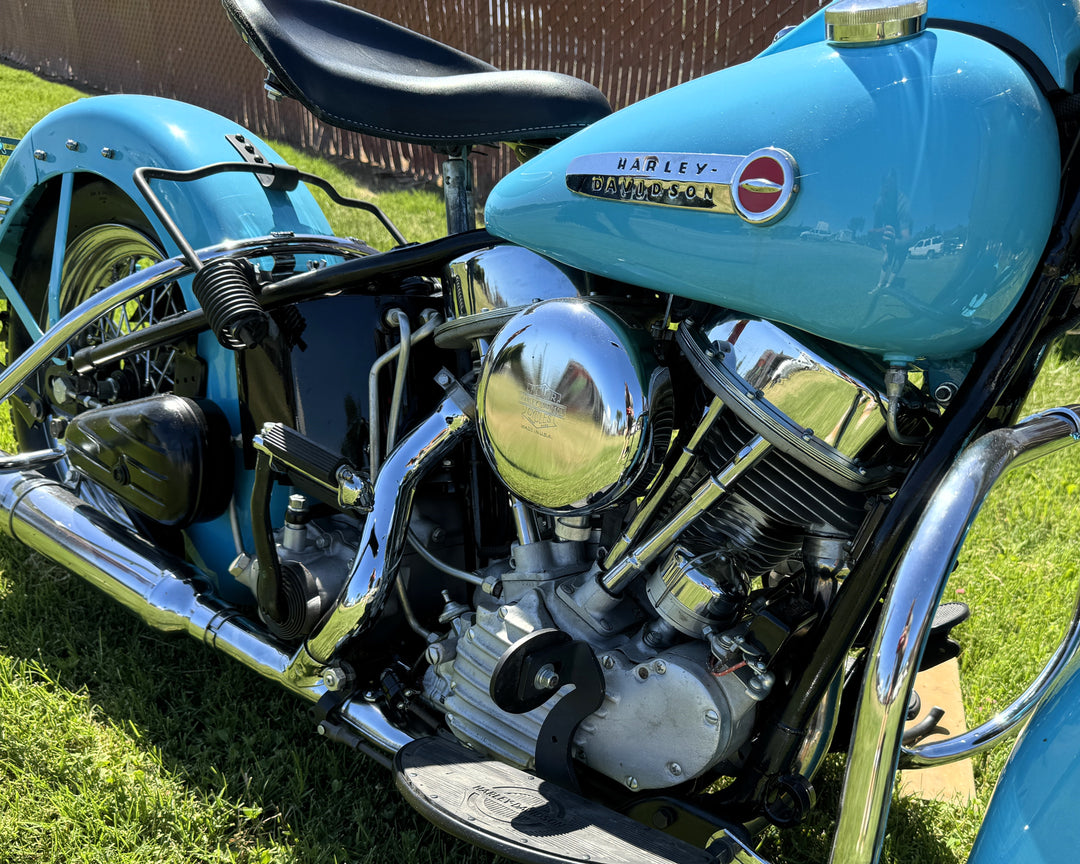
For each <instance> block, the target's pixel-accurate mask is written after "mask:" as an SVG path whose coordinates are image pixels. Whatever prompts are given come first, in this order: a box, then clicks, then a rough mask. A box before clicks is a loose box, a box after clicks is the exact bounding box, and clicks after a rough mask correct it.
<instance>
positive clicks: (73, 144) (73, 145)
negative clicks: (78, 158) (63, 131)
mask: <svg viewBox="0 0 1080 864" xmlns="http://www.w3.org/2000/svg"><path fill="white" fill-rule="evenodd" d="M64 146H65V147H67V149H68V150H78V149H79V142H78V141H76V140H75V139H74V138H68V140H67V144H65V145H64Z"/></svg>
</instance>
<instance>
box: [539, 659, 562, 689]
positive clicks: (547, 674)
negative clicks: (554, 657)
mask: <svg viewBox="0 0 1080 864" xmlns="http://www.w3.org/2000/svg"><path fill="white" fill-rule="evenodd" d="M533 685H534V686H535V687H536V689H537V690H554V689H556V688H557V687H558V686H559V674H558V673H557V672H556V671H555V667H554V666H552V665H551V664H550V663H545V664H544V665H543V666H541V667H540V671H538V672H537V673H536V677H535V678H534V679H533Z"/></svg>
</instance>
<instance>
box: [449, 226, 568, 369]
mask: <svg viewBox="0 0 1080 864" xmlns="http://www.w3.org/2000/svg"><path fill="white" fill-rule="evenodd" d="M571 272H573V271H571ZM578 275H579V274H578ZM443 282H444V284H445V287H446V296H447V297H448V298H449V300H450V312H451V318H450V320H448V321H447V322H446V323H445V324H443V325H442V326H441V327H440V328H439V329H438V330H437V331H436V332H435V344H437V345H439V346H440V347H442V348H467V347H468V346H469V342H470V340H472V339H477V338H481V337H488V338H490V337H491V336H494V335H495V334H496V333H497V332H499V328H500V327H502V325H503V324H505V323H506V322H507V321H509V320H510V319H511V318H513V317H514V315H516V314H517V313H518V312H520V311H521V310H522V309H524V308H525V307H526V306H531V305H532V304H534V303H538V302H540V301H541V300H554V299H556V298H560V297H578V296H580V295H581V294H582V293H583V292H582V291H581V290H579V287H578V286H577V285H576V284H575V282H574V281H573V280H572V279H571V276H570V275H569V274H568V272H567V271H565V270H563V269H562V268H561V267H559V266H558V265H557V264H555V263H553V262H552V261H549V260H548V259H547V258H544V257H542V256H540V255H537V254H536V253H535V252H530V251H529V250H528V249H522V248H521V247H520V246H495V247H493V248H491V249H480V250H478V251H476V252H470V253H469V254H467V255H462V256H461V257H460V258H455V259H454V260H453V261H451V262H450V264H449V265H448V266H447V268H446V273H445V274H444V277H443Z"/></svg>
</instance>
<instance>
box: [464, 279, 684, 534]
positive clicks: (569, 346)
mask: <svg viewBox="0 0 1080 864" xmlns="http://www.w3.org/2000/svg"><path fill="white" fill-rule="evenodd" d="M669 389H670V387H669V379H668V375H667V370H666V369H663V368H657V365H656V363H655V361H654V360H653V358H652V354H651V352H650V351H649V350H648V343H647V339H646V337H645V334H644V333H643V332H642V331H641V330H635V329H634V328H632V327H631V326H630V325H629V324H627V323H626V322H624V321H623V320H622V319H621V318H620V317H619V316H618V315H616V314H615V313H614V312H612V311H611V310H610V309H608V308H607V307H605V306H604V305H602V304H601V303H599V302H596V301H593V300H586V299H556V300H548V301H545V302H543V303H537V304H536V305H534V306H530V307H529V308H527V309H525V310H524V311H522V312H519V313H518V314H517V315H515V316H514V317H513V318H511V319H510V320H509V321H508V322H507V323H506V324H505V325H504V326H503V328H502V329H501V330H500V331H499V333H498V335H497V336H496V337H495V339H494V341H493V342H492V343H491V348H490V350H489V351H488V353H487V356H486V357H485V359H484V365H483V367H482V369H481V372H480V382H479V385H478V388H477V395H476V402H477V406H476V407H477V426H478V431H479V438H480V442H481V445H482V449H483V451H484V455H485V456H486V457H487V459H488V462H489V463H490V464H491V467H492V468H493V469H494V471H495V473H496V474H497V475H498V476H499V477H500V478H501V479H502V481H503V482H504V483H505V484H506V485H507V487H508V488H509V489H510V491H511V492H513V493H514V494H515V495H517V496H518V497H519V498H521V499H523V500H524V501H526V502H528V503H529V504H531V505H533V506H534V507H536V508H537V509H539V510H542V511H545V512H548V513H562V514H583V513H589V512H592V511H594V510H598V509H600V508H602V507H606V506H608V505H609V504H612V503H614V502H615V501H616V500H618V498H619V497H621V496H622V495H623V494H624V493H626V492H628V491H629V490H630V489H631V487H632V486H633V484H634V482H635V481H636V480H638V479H639V477H641V475H642V473H643V470H644V469H645V468H646V466H647V465H650V464H651V463H652V460H651V458H650V457H651V452H650V451H651V448H652V444H653V439H654V434H655V433H656V430H655V429H654V426H655V425H656V424H655V419H656V418H655V417H654V416H650V412H651V411H653V409H654V408H655V407H656V406H657V405H661V404H663V403H664V402H665V401H666V399H667V398H668V396H669ZM654 413H655V412H654ZM668 422H670V421H668ZM662 435H663V432H662V431H661V436H662Z"/></svg>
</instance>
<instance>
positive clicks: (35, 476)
mask: <svg viewBox="0 0 1080 864" xmlns="http://www.w3.org/2000/svg"><path fill="white" fill-rule="evenodd" d="M441 383H444V384H445V386H446V387H447V390H448V396H447V398H446V399H445V400H444V402H443V404H442V405H440V406H439V408H438V409H437V410H436V411H435V412H434V413H433V414H432V416H431V418H429V420H427V421H426V422H424V423H422V424H421V425H420V426H419V427H417V429H415V430H414V431H413V432H412V433H410V434H409V435H408V436H406V438H405V439H404V440H403V441H402V442H401V443H400V444H399V445H398V447H397V448H396V449H395V450H394V452H393V453H392V454H391V455H390V457H389V458H388V460H387V462H386V465H385V466H384V468H383V470H382V472H381V473H380V475H379V478H378V481H377V482H376V485H375V506H374V509H373V511H372V512H371V513H370V514H369V516H368V519H367V521H366V523H365V529H364V540H363V542H362V543H361V545H360V547H359V548H358V550H357V553H356V559H355V560H354V563H353V567H352V572H351V575H350V578H349V580H348V581H347V582H346V585H345V587H344V589H343V590H342V593H341V596H340V597H339V598H338V603H337V607H336V608H335V610H334V612H333V613H332V614H331V615H330V616H329V617H328V619H327V620H326V621H325V622H324V624H323V625H322V627H321V628H320V629H319V630H318V631H317V632H316V633H315V634H314V635H313V636H312V637H311V638H310V639H309V641H308V644H307V645H306V646H301V648H300V649H298V650H293V649H291V648H289V647H288V646H286V645H283V644H281V643H279V642H277V641H276V640H275V639H273V637H271V636H270V635H269V634H267V632H266V631H265V629H264V628H263V627H262V626H261V625H259V624H258V623H256V622H252V621H250V620H248V619H247V618H245V617H243V616H242V615H240V614H239V613H238V612H237V611H236V610H235V609H233V608H232V607H230V606H227V605H226V604H225V603H223V602H222V601H221V600H219V599H218V598H217V597H215V596H214V595H213V594H212V593H211V592H210V591H209V590H208V589H209V586H208V585H207V583H206V580H205V578H204V577H203V576H202V575H201V574H200V573H199V572H198V571H197V570H196V569H195V568H193V567H191V566H190V565H189V564H187V563H186V562H184V561H182V560H181V559H179V558H177V557H176V556H174V555H171V554H169V553H167V552H163V551H162V550H160V549H158V548H157V547H155V546H154V545H153V544H151V543H150V542H149V541H147V540H146V539H144V538H143V537H141V536H139V535H138V534H137V533H135V532H134V531H133V530H131V529H130V528H128V527H126V526H124V525H121V524H120V523H119V522H117V521H116V520H114V519H113V518H112V517H110V516H108V515H106V514H104V513H102V512H101V511H100V510H97V509H96V508H94V507H91V506H90V505H89V504H87V503H86V502H85V501H83V500H81V499H80V498H78V497H77V496H76V495H75V494H74V493H73V492H72V491H71V490H70V489H68V488H67V487H66V486H64V485H63V484H61V483H59V482H57V481H55V480H51V479H49V478H46V477H44V476H42V475H41V474H39V473H37V472H35V471H29V470H23V471H9V472H8V473H3V474H0V530H3V531H4V532H5V533H6V534H7V535H8V536H10V537H12V538H14V539H15V540H18V541H19V542H20V543H22V544H24V545H25V546H28V547H29V548H31V549H33V550H34V551H36V552H39V553H40V554H42V555H44V556H45V557H46V558H49V559H51V560H52V561H55V562H56V563H57V564H60V565H62V566H64V567H66V568H67V569H69V570H71V571H72V572H74V573H75V574H76V575H78V576H80V577H82V578H83V579H85V580H86V581H88V582H90V583H91V584H93V585H95V586H96V587H97V588H99V589H101V590H102V591H104V592H105V594H107V595H108V596H109V597H111V598H112V599H113V600H115V601H117V602H118V603H119V604H120V605H122V606H124V607H126V608H127V609H130V610H131V611H133V612H134V613H135V614H137V615H138V616H139V617H140V618H142V619H143V620H144V621H145V622H146V623H147V624H149V625H150V626H151V627H153V628H155V629H157V630H161V631H164V632H172V633H188V634H189V635H191V636H193V637H194V638H196V639H199V640H201V641H203V642H205V643H207V644H208V645H211V646H213V647H214V648H216V649H218V650H219V651H221V652H223V653H224V654H227V655H228V656H229V657H232V658H233V659H235V660H238V661H239V662H241V663H243V664H244V665H245V666H247V667H248V668H250V669H253V670H254V671H256V672H258V673H259V674H260V675H262V676H263V677H265V678H269V679H270V680H272V681H276V682H278V683H279V684H281V685H283V686H284V687H285V688H286V689H288V690H289V691H291V692H293V693H295V694H297V695H299V696H302V697H303V698H305V699H307V700H308V701H310V702H318V701H319V700H320V699H321V698H322V697H323V696H324V695H326V693H327V691H328V688H327V686H326V684H325V683H324V682H323V680H322V672H323V669H324V667H325V666H326V665H327V664H328V663H329V662H330V661H331V660H332V659H333V656H334V653H335V652H336V649H337V647H339V646H340V644H341V643H342V642H344V641H345V640H347V639H348V638H349V636H351V635H353V634H355V633H358V632H360V631H362V630H363V629H364V628H366V627H367V626H368V625H369V624H370V623H371V621H373V620H374V619H375V618H376V617H377V616H378V613H379V612H380V611H381V609H382V606H383V603H384V602H385V600H386V598H387V596H388V595H389V592H390V590H391V589H392V588H393V586H394V582H395V580H396V576H397V565H398V562H399V560H400V557H401V552H402V548H403V546H404V544H405V539H406V530H405V526H406V525H407V524H408V518H409V511H410V510H411V507H412V493H413V491H414V490H415V488H416V484H417V482H418V481H419V479H420V478H421V477H422V476H423V475H424V474H425V473H426V472H427V470H428V469H429V468H430V467H431V465H432V464H434V463H436V462H438V461H439V460H440V459H441V457H442V455H443V454H444V453H445V452H446V450H447V449H448V448H449V447H450V446H452V445H453V443H454V442H456V441H457V440H459V439H460V437H461V436H462V435H463V434H464V433H466V432H467V431H468V430H470V429H471V428H472V420H471V417H472V416H473V404H472V400H471V397H469V395H468V394H467V393H466V392H465V391H464V390H463V389H462V388H461V387H460V385H457V384H456V383H454V382H452V380H451V379H450V376H449V375H447V376H446V381H445V382H441ZM5 455H6V454H0V458H2V457H3V456H5ZM35 455H37V454H35ZM336 714H337V717H338V718H339V719H340V721H341V722H343V723H344V724H345V725H346V726H347V727H348V728H349V729H350V730H351V731H353V732H354V733H356V734H357V735H358V736H359V737H360V739H361V740H362V741H363V742H364V743H366V744H367V745H369V747H370V748H371V749H374V750H376V751H382V752H390V753H393V752H396V751H397V750H399V749H400V748H401V747H403V746H404V745H405V744H407V743H408V742H409V741H410V740H411V738H410V736H408V735H407V734H405V733H404V732H401V731H400V730H398V729H397V728H395V727H394V726H393V725H392V724H391V723H390V722H389V721H388V720H387V719H386V717H385V716H384V715H383V714H382V712H381V711H380V709H379V708H378V706H377V705H373V704H370V703H368V702H366V701H364V700H363V699H362V698H346V699H344V700H343V701H342V703H341V704H340V705H338V706H337V711H336Z"/></svg>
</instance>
